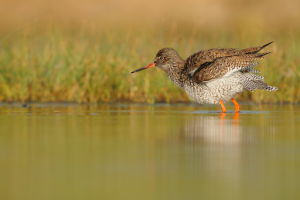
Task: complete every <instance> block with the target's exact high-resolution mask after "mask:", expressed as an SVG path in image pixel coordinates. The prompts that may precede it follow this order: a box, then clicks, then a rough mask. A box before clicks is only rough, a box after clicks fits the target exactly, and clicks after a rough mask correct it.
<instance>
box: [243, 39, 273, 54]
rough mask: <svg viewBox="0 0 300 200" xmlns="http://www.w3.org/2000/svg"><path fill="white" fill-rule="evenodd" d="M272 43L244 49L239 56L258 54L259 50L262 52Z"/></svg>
mask: <svg viewBox="0 0 300 200" xmlns="http://www.w3.org/2000/svg"><path fill="white" fill-rule="evenodd" d="M272 43H273V42H269V43H267V44H264V45H262V46H259V47H250V48H246V49H241V50H239V51H240V54H256V53H258V52H259V51H260V50H262V49H263V48H265V47H267V46H269V45H270V44H272Z"/></svg>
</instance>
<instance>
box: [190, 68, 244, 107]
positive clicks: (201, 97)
mask: <svg viewBox="0 0 300 200" xmlns="http://www.w3.org/2000/svg"><path fill="white" fill-rule="evenodd" d="M184 89H185V91H186V92H187V94H188V95H189V97H190V98H191V99H193V100H194V101H196V102H197V103H200V104H206V103H208V104H218V103H219V102H220V100H223V101H229V100H230V99H231V98H233V97H234V96H235V95H236V94H238V93H240V92H242V91H243V86H242V85H241V84H240V82H239V73H236V74H233V75H231V76H229V77H222V78H220V79H215V80H211V81H208V82H205V83H200V84H196V85H193V86H191V85H189V84H187V85H185V86H184Z"/></svg>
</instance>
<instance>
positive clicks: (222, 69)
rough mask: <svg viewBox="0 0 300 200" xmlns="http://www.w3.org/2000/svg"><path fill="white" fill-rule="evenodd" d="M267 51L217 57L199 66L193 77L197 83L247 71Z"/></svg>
mask: <svg viewBox="0 0 300 200" xmlns="http://www.w3.org/2000/svg"><path fill="white" fill-rule="evenodd" d="M269 53H270V52H267V53H256V54H243V55H234V56H225V57H221V58H216V59H215V60H214V61H212V62H210V63H209V64H207V65H206V66H205V67H199V68H198V69H197V70H196V71H195V72H194V73H193V76H192V77H191V78H192V79H193V80H195V81H196V82H197V83H200V82H204V81H210V80H213V79H217V78H221V77H223V76H229V75H230V74H232V73H234V72H236V71H245V70H247V69H250V68H252V67H254V66H255V65H257V64H258V61H259V60H260V59H262V58H263V57H264V56H265V55H267V54H269Z"/></svg>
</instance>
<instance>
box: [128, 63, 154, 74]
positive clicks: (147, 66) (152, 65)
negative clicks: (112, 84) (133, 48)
mask: <svg viewBox="0 0 300 200" xmlns="http://www.w3.org/2000/svg"><path fill="white" fill-rule="evenodd" d="M152 67H155V64H154V63H150V64H149V65H146V66H145V67H142V68H139V69H136V70H134V71H132V72H131V73H135V72H139V71H142V70H144V69H148V68H152Z"/></svg>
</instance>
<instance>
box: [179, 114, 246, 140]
mask: <svg viewBox="0 0 300 200" xmlns="http://www.w3.org/2000/svg"><path fill="white" fill-rule="evenodd" d="M239 120H240V114H239V113H234V114H227V113H220V114H219V115H193V116H192V117H191V118H189V119H188V120H186V122H185V129H184V137H185V138H186V139H191V140H201V141H203V142H204V143H208V144H239V143H240V140H241V135H240V132H241V127H240V125H239V122H240V121H239Z"/></svg>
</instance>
